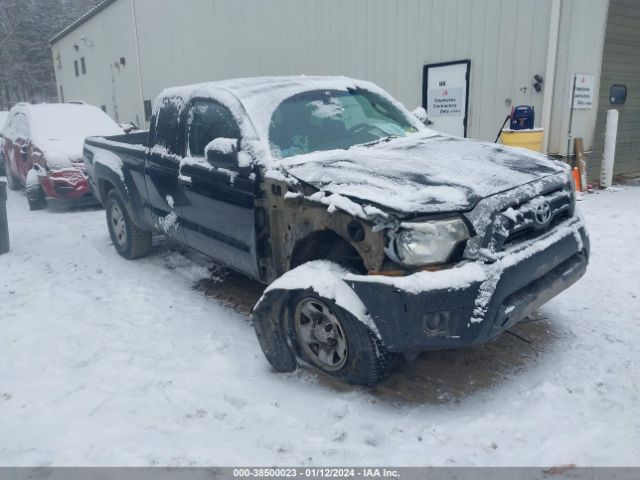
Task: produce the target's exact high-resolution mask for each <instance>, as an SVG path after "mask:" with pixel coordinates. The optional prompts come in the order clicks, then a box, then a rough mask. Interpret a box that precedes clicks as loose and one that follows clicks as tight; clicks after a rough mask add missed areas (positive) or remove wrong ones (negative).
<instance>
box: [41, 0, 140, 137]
mask: <svg viewBox="0 0 640 480" xmlns="http://www.w3.org/2000/svg"><path fill="white" fill-rule="evenodd" d="M131 12H132V8H131V0H120V1H118V2H114V3H112V4H110V5H108V6H107V7H106V8H105V9H104V10H101V11H100V13H98V14H97V15H95V16H92V17H91V18H89V19H87V20H86V22H84V23H82V24H81V25H80V26H79V27H78V28H76V29H75V30H73V31H71V32H70V33H69V34H67V35H65V36H64V37H62V38H60V39H59V40H58V41H56V42H55V43H54V45H53V48H52V51H53V58H54V66H55V74H56V82H57V84H58V85H62V87H63V89H64V96H65V100H66V101H69V100H82V101H85V102H87V103H90V104H92V105H96V106H98V107H99V106H102V105H104V106H106V107H107V113H108V114H109V115H111V116H112V117H113V118H114V119H115V118H116V112H117V114H118V115H117V117H118V118H117V120H119V121H137V122H138V124H141V123H142V122H143V120H144V116H143V115H142V102H141V101H140V100H139V99H140V88H139V81H138V78H139V73H138V66H137V58H136V51H135V40H134V39H135V31H134V25H133V21H132V15H131ZM83 37H84V39H83ZM76 46H77V49H76V48H75V47H76ZM58 55H60V62H61V64H60V67H61V68H58V61H57V57H58ZM83 57H84V58H85V61H86V66H87V73H86V75H82V74H80V76H78V77H76V76H75V72H74V68H73V62H74V60H77V61H78V62H80V59H81V58H83ZM120 58H124V59H125V65H120ZM116 64H117V66H116ZM116 105H117V108H115V106H116Z"/></svg>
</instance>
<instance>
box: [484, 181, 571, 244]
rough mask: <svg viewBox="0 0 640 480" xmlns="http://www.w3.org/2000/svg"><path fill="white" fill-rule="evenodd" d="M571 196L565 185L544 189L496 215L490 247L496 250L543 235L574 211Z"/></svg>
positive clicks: (569, 216) (567, 218)
mask: <svg viewBox="0 0 640 480" xmlns="http://www.w3.org/2000/svg"><path fill="white" fill-rule="evenodd" d="M574 210H575V207H574V200H573V195H572V193H571V190H569V188H561V189H558V190H554V191H552V192H548V193H545V194H544V195H540V196H538V197H535V198H533V199H531V200H529V201H526V202H524V203H521V204H519V205H516V206H511V207H509V208H507V209H505V210H503V211H502V212H500V214H499V215H498V216H497V218H496V220H495V224H494V229H493V239H492V240H493V241H492V243H493V250H494V251H495V252H500V251H503V250H504V249H506V248H507V247H511V246H514V245H517V244H519V243H522V242H526V241H529V240H532V239H535V238H537V237H539V236H541V235H544V234H545V233H546V232H548V231H549V230H553V229H554V228H555V227H557V226H558V225H560V224H561V223H563V222H565V221H567V220H569V219H570V218H571V217H573V214H574Z"/></svg>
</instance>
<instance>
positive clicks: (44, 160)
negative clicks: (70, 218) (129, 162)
mask: <svg viewBox="0 0 640 480" xmlns="http://www.w3.org/2000/svg"><path fill="white" fill-rule="evenodd" d="M122 133H123V131H122V129H121V128H120V127H119V126H118V124H116V123H115V122H114V121H113V120H112V119H111V118H110V117H109V116H108V115H107V114H106V113H104V112H103V111H102V110H100V109H99V108H96V107H93V106H91V105H81V104H66V103H65V104H61V103H54V104H40V105H29V104H26V103H20V104H18V105H16V106H15V107H13V108H12V109H11V111H10V112H9V118H8V119H7V123H6V125H5V128H4V131H3V136H4V141H3V142H2V150H3V153H4V158H5V162H6V173H7V183H8V184H9V188H11V189H12V190H18V189H20V188H22V187H26V189H27V199H28V201H29V207H31V209H32V210H38V209H42V208H44V207H45V206H46V202H47V199H63V200H70V201H74V202H79V201H84V200H92V199H93V193H92V190H91V186H90V184H89V181H88V180H87V176H86V174H85V167H84V163H83V161H82V146H83V142H84V139H85V137H89V136H104V135H119V134H122Z"/></svg>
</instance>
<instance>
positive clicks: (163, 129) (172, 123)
mask: <svg viewBox="0 0 640 480" xmlns="http://www.w3.org/2000/svg"><path fill="white" fill-rule="evenodd" d="M181 104H182V101H181V100H180V99H174V98H165V99H164V100H163V103H162V106H161V107H160V110H159V111H158V118H157V119H156V128H155V138H154V141H155V144H156V145H159V146H160V147H164V148H166V149H167V150H168V151H169V153H174V154H175V153H177V151H176V150H177V143H178V125H179V123H180V110H181V109H180V108H179V106H180V105H181Z"/></svg>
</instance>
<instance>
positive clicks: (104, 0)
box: [49, 0, 118, 45]
mask: <svg viewBox="0 0 640 480" xmlns="http://www.w3.org/2000/svg"><path fill="white" fill-rule="evenodd" d="M117 1H118V0H102V2H100V3H98V4H97V5H96V6H94V7H92V8H91V10H89V11H88V12H87V13H85V14H84V15H82V16H81V17H80V18H78V19H77V20H76V21H74V22H73V23H71V24H70V25H68V26H66V27H65V28H63V29H62V30H61V31H60V32H58V33H56V34H55V35H54V36H53V38H52V39H51V40H49V44H51V45H52V44H54V43H56V42H57V41H58V40H60V39H62V38H64V37H66V36H67V35H68V34H70V33H71V32H73V31H74V30H75V29H76V28H78V27H79V26H80V25H82V24H84V23H85V22H87V21H88V20H89V19H90V18H92V17H95V16H96V15H97V14H98V13H100V12H101V11H102V10H104V9H105V8H107V7H108V6H109V5H111V4H112V3H115V2H117Z"/></svg>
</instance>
